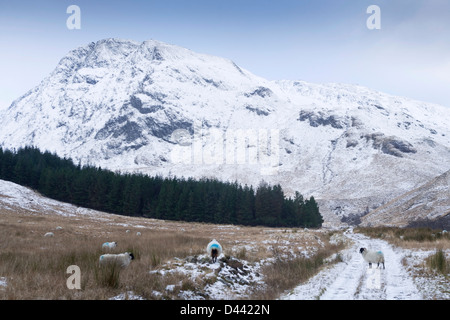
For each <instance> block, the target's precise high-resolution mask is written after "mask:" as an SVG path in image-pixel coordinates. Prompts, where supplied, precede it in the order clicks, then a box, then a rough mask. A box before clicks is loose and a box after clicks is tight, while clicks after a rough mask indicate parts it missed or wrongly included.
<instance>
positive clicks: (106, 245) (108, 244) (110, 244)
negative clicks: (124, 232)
mask: <svg viewBox="0 0 450 320" xmlns="http://www.w3.org/2000/svg"><path fill="white" fill-rule="evenodd" d="M115 247H117V242H116V241H113V242H105V243H104V244H102V249H107V250H111V249H114V248H115Z"/></svg>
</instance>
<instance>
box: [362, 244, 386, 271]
mask: <svg viewBox="0 0 450 320" xmlns="http://www.w3.org/2000/svg"><path fill="white" fill-rule="evenodd" d="M359 253H361V254H362V256H363V258H364V260H366V261H367V262H368V263H369V268H372V263H376V264H377V268H378V267H379V266H380V263H382V264H383V269H384V255H383V252H381V251H373V250H368V249H366V248H361V249H359Z"/></svg>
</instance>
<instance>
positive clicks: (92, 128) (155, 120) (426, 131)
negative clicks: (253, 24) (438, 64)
mask: <svg viewBox="0 0 450 320" xmlns="http://www.w3.org/2000/svg"><path fill="white" fill-rule="evenodd" d="M449 113H450V112H448V109H446V108H445V107H442V106H439V105H435V104H431V103H425V102H420V101H414V100H412V99H408V98H403V97H397V96H392V95H388V94H384V93H381V92H378V91H375V90H371V89H369V88H365V87H362V86H357V85H349V84H336V83H329V84H312V83H308V82H305V81H291V80H280V81H269V80H266V79H263V78H261V77H258V76H256V75H253V74H252V73H250V72H249V71H247V70H245V69H243V68H241V67H239V66H237V65H236V64H235V63H234V62H233V61H231V60H229V59H225V58H220V57H215V56H211V55H206V54H198V53H195V52H193V51H191V50H188V49H184V48H181V47H178V46H174V45H170V44H165V43H163V42H160V41H156V40H151V41H144V42H136V41H129V40H124V39H112V38H110V39H103V40H100V41H98V42H92V43H90V44H88V45H86V46H83V47H80V48H77V49H74V50H72V51H70V52H69V53H68V54H67V55H66V56H65V57H63V58H62V59H61V60H60V62H59V63H58V65H57V67H56V68H55V70H54V71H53V72H52V73H51V74H50V75H49V76H48V77H46V78H45V79H44V80H43V81H42V82H41V83H40V84H39V85H38V86H37V87H35V88H33V89H31V90H30V91H28V92H27V93H26V94H25V95H23V96H22V97H20V98H19V99H17V100H15V101H14V102H13V103H12V104H11V106H10V107H9V108H8V109H7V110H5V111H3V114H2V120H0V143H1V146H2V147H4V148H18V147H20V146H25V145H30V144H31V145H35V146H37V147H39V148H40V149H42V150H49V151H52V152H56V153H57V154H58V155H60V156H64V157H71V158H72V159H74V161H76V162H80V163H86V164H94V165H97V166H101V167H106V168H108V169H112V170H120V171H136V170H139V171H141V172H144V173H148V174H162V175H177V176H192V177H197V178H200V177H204V176H214V177H217V178H219V179H222V180H227V181H229V180H238V181H239V182H240V183H244V184H252V185H257V184H258V183H260V181H261V180H264V181H267V182H269V183H273V184H275V183H280V184H281V185H282V186H283V189H284V190H285V192H286V193H288V194H289V193H294V192H295V191H297V190H298V191H300V192H301V193H302V194H306V195H307V196H309V195H314V197H315V198H316V199H320V202H319V204H320V205H321V208H322V210H323V211H324V213H325V214H324V218H327V217H328V221H330V223H332V224H336V223H339V222H340V219H341V218H342V217H345V216H346V215H349V214H360V213H362V212H364V211H365V210H366V209H367V208H368V209H369V210H372V209H374V208H376V207H378V206H380V205H382V204H384V203H386V202H388V201H389V200H390V199H392V198H394V197H395V196H399V195H401V194H403V193H404V192H406V191H409V190H412V189H414V188H416V187H419V186H420V185H421V184H423V183H425V182H426V181H428V180H430V179H432V178H434V177H436V176H438V175H440V174H442V173H444V172H445V171H447V170H449V169H450V168H449V165H448V164H447V163H450V162H449V161H445V160H448V159H450V130H449V129H448V128H447V123H449V122H450V115H449Z"/></svg>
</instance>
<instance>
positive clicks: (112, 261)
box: [99, 252, 134, 268]
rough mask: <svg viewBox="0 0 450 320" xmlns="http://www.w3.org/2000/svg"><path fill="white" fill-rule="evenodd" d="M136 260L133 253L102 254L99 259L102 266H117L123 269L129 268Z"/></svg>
mask: <svg viewBox="0 0 450 320" xmlns="http://www.w3.org/2000/svg"><path fill="white" fill-rule="evenodd" d="M133 259H134V255H133V254H132V253H131V252H125V253H119V254H113V253H106V254H102V255H101V256H100V258H99V265H100V266H107V265H116V266H119V267H122V268H125V267H128V265H129V264H130V262H131V260H133Z"/></svg>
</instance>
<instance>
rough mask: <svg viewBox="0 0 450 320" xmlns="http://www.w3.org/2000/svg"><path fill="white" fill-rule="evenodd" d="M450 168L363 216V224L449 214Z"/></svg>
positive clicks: (396, 222) (398, 222) (397, 222)
mask: <svg viewBox="0 0 450 320" xmlns="http://www.w3.org/2000/svg"><path fill="white" fill-rule="evenodd" d="M449 195H450V171H447V172H445V173H444V174H442V175H440V176H438V177H436V178H434V179H432V180H430V181H429V182H427V183H426V184H424V185H422V186H420V187H419V188H416V189H414V190H411V191H409V192H407V193H406V194H403V195H401V196H400V197H398V198H395V199H393V200H391V201H390V202H388V203H387V204H385V205H383V206H381V207H379V208H377V209H376V210H374V211H372V212H370V213H369V214H368V215H366V216H364V217H362V218H361V220H362V225H370V226H377V225H396V226H405V225H407V224H408V223H409V222H412V221H417V220H426V219H428V220H435V219H436V218H439V217H443V216H446V215H449V214H450V198H449Z"/></svg>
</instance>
